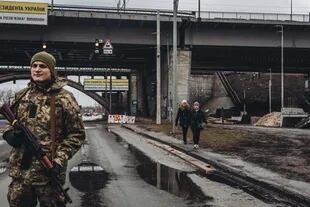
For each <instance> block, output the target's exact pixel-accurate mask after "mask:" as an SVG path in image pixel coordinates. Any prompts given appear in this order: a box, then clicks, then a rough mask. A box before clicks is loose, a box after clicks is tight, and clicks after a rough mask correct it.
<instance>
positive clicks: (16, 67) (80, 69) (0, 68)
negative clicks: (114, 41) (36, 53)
mask: <svg viewBox="0 0 310 207" xmlns="http://www.w3.org/2000/svg"><path fill="white" fill-rule="evenodd" d="M55 69H56V71H65V72H106V71H109V72H110V70H111V72H112V73H131V72H132V70H131V69H127V68H111V69H110V68H95V67H94V68H92V67H55ZM29 70H30V66H20V65H0V73H1V72H18V71H29Z"/></svg>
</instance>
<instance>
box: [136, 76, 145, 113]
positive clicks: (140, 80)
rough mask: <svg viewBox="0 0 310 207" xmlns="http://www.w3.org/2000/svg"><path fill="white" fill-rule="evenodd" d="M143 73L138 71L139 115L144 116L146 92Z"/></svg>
mask: <svg viewBox="0 0 310 207" xmlns="http://www.w3.org/2000/svg"><path fill="white" fill-rule="evenodd" d="M143 86H144V87H145V85H143V72H142V70H139V71H137V115H144V114H145V113H144V111H145V107H144V101H145V100H144V91H143Z"/></svg>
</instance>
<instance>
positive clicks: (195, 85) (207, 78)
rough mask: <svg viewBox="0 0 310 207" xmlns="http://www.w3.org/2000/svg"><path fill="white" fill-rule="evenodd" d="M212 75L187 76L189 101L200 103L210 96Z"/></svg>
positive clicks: (212, 83)
mask: <svg viewBox="0 0 310 207" xmlns="http://www.w3.org/2000/svg"><path fill="white" fill-rule="evenodd" d="M213 87H214V75H213V74H210V75H191V76H190V78H189V102H190V103H193V102H194V101H198V102H199V103H201V104H202V105H204V104H206V103H207V101H208V100H210V99H211V98H212V95H213V93H214V92H213Z"/></svg>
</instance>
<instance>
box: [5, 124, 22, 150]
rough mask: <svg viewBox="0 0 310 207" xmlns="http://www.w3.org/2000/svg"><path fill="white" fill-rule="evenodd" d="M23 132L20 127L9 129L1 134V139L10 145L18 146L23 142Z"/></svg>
mask: <svg viewBox="0 0 310 207" xmlns="http://www.w3.org/2000/svg"><path fill="white" fill-rule="evenodd" d="M24 137H25V133H24V132H23V131H22V130H20V129H14V128H12V129H9V130H7V131H6V132H4V134H3V139H4V140H5V141H6V142H7V143H8V144H9V145H11V146H12V147H20V146H21V145H22V144H23V143H24Z"/></svg>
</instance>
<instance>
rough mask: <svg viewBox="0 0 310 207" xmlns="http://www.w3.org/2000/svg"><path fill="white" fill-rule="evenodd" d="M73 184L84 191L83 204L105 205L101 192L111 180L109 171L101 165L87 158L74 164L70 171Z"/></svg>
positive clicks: (85, 205) (86, 205)
mask: <svg viewBox="0 0 310 207" xmlns="http://www.w3.org/2000/svg"><path fill="white" fill-rule="evenodd" d="M69 180H70V182H71V185H72V186H73V187H74V188H76V189H77V190H79V191H80V192H83V193H84V194H83V195H82V196H81V206H82V207H89V206H96V207H105V206H106V205H104V203H103V201H102V198H101V197H102V195H101V194H102V193H101V192H100V190H101V189H103V188H104V187H105V186H106V184H107V183H108V181H109V173H107V172H106V171H105V170H104V169H103V168H102V167H101V166H99V165H97V164H95V163H92V162H90V161H87V160H83V161H82V163H80V164H79V165H76V166H74V167H73V168H72V169H71V170H70V172H69Z"/></svg>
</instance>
